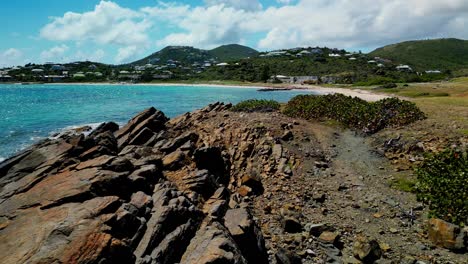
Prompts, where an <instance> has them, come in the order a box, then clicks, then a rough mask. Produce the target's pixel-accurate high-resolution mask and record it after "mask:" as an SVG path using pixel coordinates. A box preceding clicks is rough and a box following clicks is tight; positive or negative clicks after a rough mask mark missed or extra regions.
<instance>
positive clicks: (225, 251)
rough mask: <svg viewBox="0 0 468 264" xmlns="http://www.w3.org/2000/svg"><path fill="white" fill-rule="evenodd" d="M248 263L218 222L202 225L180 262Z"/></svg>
mask: <svg viewBox="0 0 468 264" xmlns="http://www.w3.org/2000/svg"><path fill="white" fill-rule="evenodd" d="M193 263H197V264H208V263H226V264H246V263H248V262H247V260H246V259H245V258H244V257H243V256H242V254H241V252H240V250H239V248H238V247H237V244H236V243H235V242H234V240H232V238H231V236H230V235H229V232H228V231H227V230H226V229H225V228H224V227H223V226H222V225H221V224H220V223H218V222H214V223H212V224H211V225H208V226H202V227H201V228H200V230H199V231H198V232H197V234H196V235H195V237H194V238H193V239H192V241H191V242H190V245H189V246H188V248H187V251H186V252H185V253H184V255H183V256H182V259H181V261H180V264H193Z"/></svg>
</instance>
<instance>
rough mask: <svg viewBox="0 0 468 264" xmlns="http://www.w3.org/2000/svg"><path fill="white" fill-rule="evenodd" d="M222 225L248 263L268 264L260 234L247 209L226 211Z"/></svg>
mask: <svg viewBox="0 0 468 264" xmlns="http://www.w3.org/2000/svg"><path fill="white" fill-rule="evenodd" d="M224 223H225V226H226V227H227V229H228V230H229V232H230V233H231V235H232V237H233V238H234V241H236V243H237V245H239V247H240V250H241V252H242V255H243V256H244V257H245V259H246V260H247V262H248V263H268V255H267V253H266V249H265V241H264V239H263V235H262V232H261V231H260V228H259V227H258V226H257V225H256V224H255V222H254V221H253V219H252V215H251V214H250V213H249V212H248V211H247V209H245V208H238V209H230V210H228V211H227V212H226V216H225V217H224Z"/></svg>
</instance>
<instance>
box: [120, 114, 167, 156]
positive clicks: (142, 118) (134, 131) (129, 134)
mask: <svg viewBox="0 0 468 264" xmlns="http://www.w3.org/2000/svg"><path fill="white" fill-rule="evenodd" d="M168 120H169V119H168V118H167V117H166V116H165V115H164V113H162V112H161V111H158V110H156V109H155V108H154V107H151V108H149V109H147V110H145V111H143V112H141V113H140V114H138V115H137V116H135V117H134V118H133V119H132V120H130V121H129V122H128V124H127V125H125V126H124V127H123V128H121V129H120V130H118V131H116V132H115V133H114V135H115V137H116V138H117V140H118V146H119V149H122V148H123V147H125V146H126V145H128V144H129V142H130V141H131V140H133V139H134V138H135V137H136V136H137V135H138V134H140V132H141V131H142V130H143V129H145V128H147V129H149V130H151V131H152V132H159V131H160V130H162V129H163V128H164V126H165V123H166V122H167V121H168Z"/></svg>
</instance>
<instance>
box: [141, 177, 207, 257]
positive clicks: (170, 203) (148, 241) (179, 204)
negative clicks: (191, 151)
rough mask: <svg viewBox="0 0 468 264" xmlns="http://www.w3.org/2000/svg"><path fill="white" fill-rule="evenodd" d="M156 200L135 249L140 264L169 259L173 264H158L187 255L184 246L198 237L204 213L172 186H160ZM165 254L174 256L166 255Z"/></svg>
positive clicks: (166, 184)
mask: <svg viewBox="0 0 468 264" xmlns="http://www.w3.org/2000/svg"><path fill="white" fill-rule="evenodd" d="M152 199H153V204H154V206H153V210H152V213H151V214H152V215H151V218H150V219H149V221H148V223H147V224H146V226H147V230H146V232H145V233H144V234H143V237H142V238H141V240H140V242H139V244H138V246H137V248H136V250H135V255H136V257H137V262H138V263H148V262H147V260H148V259H150V260H151V261H156V260H158V261H162V259H166V260H165V261H169V262H157V263H175V262H177V261H178V259H180V258H181V257H182V254H183V253H184V251H183V250H184V247H183V245H184V244H185V245H188V243H189V241H190V239H191V238H192V237H193V235H194V234H195V232H196V227H197V225H198V223H199V222H200V217H201V215H202V213H201V212H200V211H199V210H198V209H196V208H195V206H193V204H191V202H190V201H189V200H188V199H186V198H185V197H184V196H182V194H181V193H178V192H177V191H176V190H175V189H174V188H173V187H172V186H171V184H168V183H164V184H157V185H156V186H155V188H154V194H153V197H152ZM187 223H189V224H187ZM174 243H175V245H177V247H174ZM171 245H172V249H171ZM171 250H172V251H171ZM174 250H176V251H174ZM161 252H172V253H171V254H169V255H164V254H162V253H161ZM161 254H162V255H161ZM171 261H173V262H171ZM149 263H151V262H149Z"/></svg>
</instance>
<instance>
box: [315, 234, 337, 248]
mask: <svg viewBox="0 0 468 264" xmlns="http://www.w3.org/2000/svg"><path fill="white" fill-rule="evenodd" d="M339 237H340V236H339V235H338V234H337V233H335V232H329V231H325V232H322V234H320V236H319V238H318V239H319V241H320V242H322V243H326V244H333V245H334V244H336V243H337V242H338V239H339Z"/></svg>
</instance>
